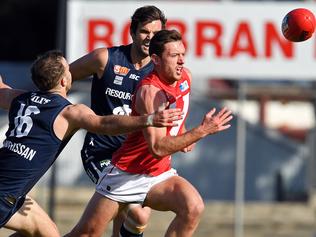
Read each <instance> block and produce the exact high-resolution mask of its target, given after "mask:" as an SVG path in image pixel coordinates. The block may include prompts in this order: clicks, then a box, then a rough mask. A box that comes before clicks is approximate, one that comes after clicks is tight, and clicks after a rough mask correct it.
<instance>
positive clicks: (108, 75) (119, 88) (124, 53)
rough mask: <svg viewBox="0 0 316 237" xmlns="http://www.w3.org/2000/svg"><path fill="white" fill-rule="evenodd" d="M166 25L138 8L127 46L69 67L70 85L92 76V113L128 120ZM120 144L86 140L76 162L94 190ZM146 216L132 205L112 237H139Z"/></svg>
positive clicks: (153, 11) (149, 9) (115, 139)
mask: <svg viewBox="0 0 316 237" xmlns="http://www.w3.org/2000/svg"><path fill="white" fill-rule="evenodd" d="M166 21H167V20H166V18H165V16H164V14H163V12H162V11H161V10H160V9H158V8H157V7H155V6H143V7H140V8H138V9H136V11H135V12H134V14H133V16H132V17H131V25H130V35H131V38H132V43H131V44H129V45H121V46H115V47H110V48H98V49H95V50H94V51H92V52H90V53H88V54H87V55H85V56H83V57H81V58H79V59H78V60H76V61H74V62H73V63H71V64H70V72H71V74H72V77H73V80H74V81H76V80H79V79H84V78H87V77H89V76H93V79H92V88H91V109H92V110H93V111H94V112H95V113H96V114H98V115H110V114H125V115H129V114H130V112H131V101H132V94H133V93H134V91H135V89H136V86H137V84H138V83H139V82H140V81H141V80H142V79H143V78H144V77H145V76H146V75H148V74H149V73H150V72H151V71H152V70H153V63H152V62H151V59H150V57H149V43H150V40H151V38H152V37H153V36H154V34H155V33H156V32H158V31H160V30H162V29H164V28H165V25H166ZM124 140H125V136H123V135H120V136H108V135H98V134H94V133H91V132H88V133H87V134H86V137H85V141H84V145H83V148H82V150H81V158H82V162H83V165H84V168H85V170H86V173H87V174H88V176H89V177H90V179H91V180H92V181H93V182H94V183H95V184H97V182H98V180H99V176H100V173H101V171H102V170H103V169H104V167H106V166H108V165H109V164H110V160H111V159H112V154H113V153H114V152H115V151H116V150H117V149H118V148H119V147H120V146H121V144H122V143H123V141H124ZM149 216H150V209H149V208H148V207H147V208H141V207H140V206H139V205H133V206H132V205H131V206H130V208H129V209H128V212H127V218H126V219H125V222H124V224H123V225H122V221H123V217H122V216H121V217H120V218H117V219H116V220H114V227H113V237H119V236H122V237H131V236H142V235H143V234H142V233H143V231H144V229H145V226H146V224H147V222H148V219H149ZM119 232H120V233H119Z"/></svg>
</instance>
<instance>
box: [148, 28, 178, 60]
mask: <svg viewBox="0 0 316 237" xmlns="http://www.w3.org/2000/svg"><path fill="white" fill-rule="evenodd" d="M181 40H182V37H181V34H180V33H179V32H178V31H176V30H161V31H158V32H157V33H156V34H155V35H154V36H153V38H152V39H151V40H150V45H149V55H152V54H156V55H158V56H159V57H161V55H162V53H163V51H164V46H165V44H166V43H169V42H175V41H181Z"/></svg>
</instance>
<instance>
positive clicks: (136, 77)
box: [129, 73, 140, 81]
mask: <svg viewBox="0 0 316 237" xmlns="http://www.w3.org/2000/svg"><path fill="white" fill-rule="evenodd" d="M139 78H140V76H138V75H136V74H133V73H131V75H129V79H132V80H135V81H138V80H139Z"/></svg>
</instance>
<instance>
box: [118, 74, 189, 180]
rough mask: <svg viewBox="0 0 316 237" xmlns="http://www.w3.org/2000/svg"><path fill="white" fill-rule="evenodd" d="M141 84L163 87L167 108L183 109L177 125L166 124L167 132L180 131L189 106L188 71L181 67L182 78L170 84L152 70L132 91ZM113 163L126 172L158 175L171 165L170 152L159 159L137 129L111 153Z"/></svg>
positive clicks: (172, 133)
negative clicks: (153, 154)
mask: <svg viewBox="0 0 316 237" xmlns="http://www.w3.org/2000/svg"><path fill="white" fill-rule="evenodd" d="M143 85H153V86H155V87H157V88H160V89H161V90H162V91H164V93H165V95H166V98H167V99H168V101H169V108H180V109H181V110H182V111H183V112H184V116H183V119H182V120H180V121H178V123H179V126H177V127H168V128H167V135H168V136H176V135H178V134H179V131H181V130H182V127H183V126H184V121H185V119H186V117H187V113H188V109H189V95H190V88H191V81H190V78H189V76H188V74H187V73H186V72H185V70H183V73H182V79H181V80H180V81H178V82H177V85H176V86H175V87H173V86H170V85H168V84H166V83H164V82H163V81H161V80H159V78H158V76H157V74H156V73H155V72H152V73H151V74H149V75H148V76H147V77H146V78H144V79H143V80H142V81H141V82H140V84H139V85H138V87H137V89H136V91H135V94H136V93H137V91H138V89H139V88H140V87H141V86H143ZM132 115H139V114H138V113H137V112H136V111H135V101H134V100H133V103H132ZM112 163H113V164H114V165H115V166H116V167H118V168H119V169H121V170H123V171H126V172H130V173H134V174H148V175H151V176H157V175H159V174H161V173H163V172H165V171H168V170H169V169H171V156H170V155H169V156H165V157H163V158H161V159H157V158H154V157H153V156H152V155H151V154H150V152H149V150H148V145H147V142H146V140H145V138H144V136H143V132H142V131H137V132H133V133H130V134H129V135H128V136H127V139H126V140H125V142H124V143H123V145H122V146H121V148H119V149H118V150H117V151H116V152H115V153H114V154H113V157H112Z"/></svg>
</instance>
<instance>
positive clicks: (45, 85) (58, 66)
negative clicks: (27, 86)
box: [31, 50, 65, 91]
mask: <svg viewBox="0 0 316 237" xmlns="http://www.w3.org/2000/svg"><path fill="white" fill-rule="evenodd" d="M62 59H63V54H62V53H61V52H60V51H58V50H51V51H48V52H46V53H44V54H43V55H41V56H39V57H38V58H37V59H36V60H35V61H34V63H33V64H32V67H31V77H32V80H33V82H34V84H35V85H36V87H37V88H38V89H39V90H41V91H48V90H50V89H52V88H54V87H55V86H57V84H58V82H59V80H60V79H61V78H62V76H63V74H64V73H65V66H64V65H63V64H62Z"/></svg>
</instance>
